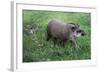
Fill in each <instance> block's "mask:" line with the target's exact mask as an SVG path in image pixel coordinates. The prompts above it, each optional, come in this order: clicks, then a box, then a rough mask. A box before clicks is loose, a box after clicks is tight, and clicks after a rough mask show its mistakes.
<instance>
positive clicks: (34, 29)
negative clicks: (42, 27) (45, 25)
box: [29, 24, 37, 34]
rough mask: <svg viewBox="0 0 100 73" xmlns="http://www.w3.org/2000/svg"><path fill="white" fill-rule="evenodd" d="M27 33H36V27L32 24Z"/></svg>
mask: <svg viewBox="0 0 100 73" xmlns="http://www.w3.org/2000/svg"><path fill="white" fill-rule="evenodd" d="M29 31H30V33H32V34H33V33H34V32H36V31H37V26H36V24H32V25H31V27H30V29H29Z"/></svg>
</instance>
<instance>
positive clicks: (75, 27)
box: [69, 23, 85, 37]
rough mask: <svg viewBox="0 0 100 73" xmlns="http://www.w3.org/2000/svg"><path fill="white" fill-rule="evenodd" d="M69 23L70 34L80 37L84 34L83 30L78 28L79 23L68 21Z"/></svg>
mask: <svg viewBox="0 0 100 73" xmlns="http://www.w3.org/2000/svg"><path fill="white" fill-rule="evenodd" d="M69 24H70V28H71V30H72V35H74V36H75V37H80V36H84V35H85V33H84V31H83V30H82V29H81V28H80V25H78V24H74V23H69Z"/></svg>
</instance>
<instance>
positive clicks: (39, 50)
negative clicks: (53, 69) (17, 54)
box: [23, 10, 91, 62]
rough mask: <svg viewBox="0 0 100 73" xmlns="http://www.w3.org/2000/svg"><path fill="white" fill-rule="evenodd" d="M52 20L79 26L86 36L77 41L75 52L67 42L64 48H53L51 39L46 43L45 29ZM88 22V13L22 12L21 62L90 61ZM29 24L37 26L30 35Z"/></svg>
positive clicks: (58, 45)
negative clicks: (35, 30)
mask: <svg viewBox="0 0 100 73" xmlns="http://www.w3.org/2000/svg"><path fill="white" fill-rule="evenodd" d="M52 19H59V20H61V21H63V22H66V23H68V22H74V23H78V24H80V26H81V28H82V29H84V31H85V33H86V35H85V36H84V37H80V38H78V39H77V44H78V46H79V48H78V49H77V50H76V49H75V48H73V47H72V46H71V43H69V42H67V44H66V45H65V46H62V45H60V44H59V43H57V44H56V45H55V46H54V45H53V40H52V39H51V40H50V41H46V27H47V24H48V22H49V21H50V20H52ZM90 21H91V15H90V14H89V13H75V12H74V13H73V12H50V11H30V10H23V62H38V61H58V60H84V59H90V58H91V46H90V44H91V41H90V40H91V38H90V35H91V30H90V28H91V23H90ZM31 24H37V26H38V30H37V32H35V33H34V34H30V33H29V30H28V29H29V26H30V25H31Z"/></svg>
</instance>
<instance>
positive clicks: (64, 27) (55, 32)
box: [47, 20, 84, 48]
mask: <svg viewBox="0 0 100 73" xmlns="http://www.w3.org/2000/svg"><path fill="white" fill-rule="evenodd" d="M79 36H84V31H83V30H81V29H80V27H79V25H78V24H75V23H67V24H66V23H64V22H61V21H59V20H51V21H50V22H49V23H48V26H47V41H48V40H49V39H50V38H53V39H54V43H55V40H60V41H61V42H63V43H65V42H66V41H67V40H71V42H72V43H73V46H74V48H77V44H76V38H77V37H79Z"/></svg>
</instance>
